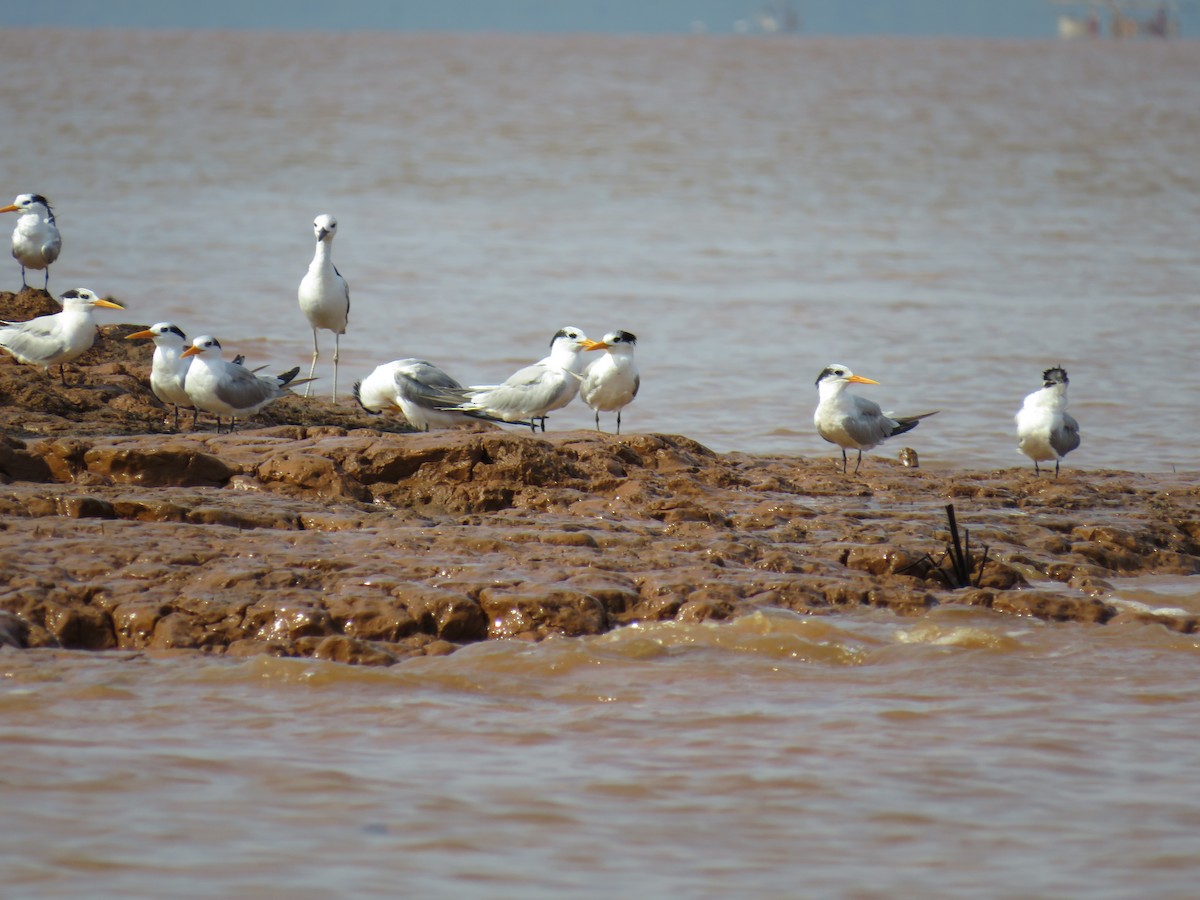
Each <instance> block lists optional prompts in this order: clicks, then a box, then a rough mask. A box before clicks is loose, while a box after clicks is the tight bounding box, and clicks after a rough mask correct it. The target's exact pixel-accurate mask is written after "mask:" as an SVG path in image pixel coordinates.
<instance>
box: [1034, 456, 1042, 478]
mask: <svg viewBox="0 0 1200 900" xmlns="http://www.w3.org/2000/svg"><path fill="white" fill-rule="evenodd" d="M1033 474H1034V475H1041V474H1042V470H1041V469H1039V468H1038V464H1037V460H1036V459H1035V460H1034V461H1033Z"/></svg>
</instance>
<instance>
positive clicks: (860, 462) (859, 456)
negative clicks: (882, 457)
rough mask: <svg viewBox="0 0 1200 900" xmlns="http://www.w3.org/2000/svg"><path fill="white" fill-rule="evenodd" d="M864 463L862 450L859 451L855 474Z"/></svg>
mask: <svg viewBox="0 0 1200 900" xmlns="http://www.w3.org/2000/svg"><path fill="white" fill-rule="evenodd" d="M861 465H862V451H861V450H859V451H858V462H856V463H855V464H854V474H855V475H857V474H858V467H859V466H861Z"/></svg>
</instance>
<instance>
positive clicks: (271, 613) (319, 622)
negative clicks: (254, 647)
mask: <svg viewBox="0 0 1200 900" xmlns="http://www.w3.org/2000/svg"><path fill="white" fill-rule="evenodd" d="M244 627H245V629H246V631H247V632H249V633H251V634H253V635H254V636H255V637H256V638H258V639H259V640H264V641H272V640H291V641H295V640H297V639H299V638H302V637H326V636H328V635H330V634H333V633H334V631H335V629H334V626H333V620H332V619H331V617H330V615H329V613H328V612H327V611H326V610H325V609H323V608H321V607H320V606H317V605H315V604H313V603H307V602H300V601H296V602H289V601H281V600H260V601H258V602H257V603H255V604H253V605H252V606H251V607H250V608H249V609H247V610H246V620H245V625H244Z"/></svg>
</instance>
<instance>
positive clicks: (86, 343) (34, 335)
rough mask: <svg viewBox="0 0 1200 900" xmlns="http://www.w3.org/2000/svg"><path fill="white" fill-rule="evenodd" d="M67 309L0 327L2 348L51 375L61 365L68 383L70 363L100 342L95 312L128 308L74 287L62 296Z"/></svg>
mask: <svg viewBox="0 0 1200 900" xmlns="http://www.w3.org/2000/svg"><path fill="white" fill-rule="evenodd" d="M59 302H60V303H61V304H62V307H63V310H62V312H59V313H53V314H52V315H48V316H38V317H37V318H36V319H30V320H29V321H28V322H5V323H4V325H5V327H3V328H0V347H2V348H3V349H5V350H7V351H8V352H9V353H11V354H12V355H13V356H14V357H16V359H17V361H18V362H23V363H28V364H29V365H31V366H41V367H42V369H43V370H44V371H45V372H46V374H47V375H49V374H50V367H51V366H53V365H58V366H59V367H60V368H59V374H60V375H61V377H62V383H63V384H64V385H65V384H66V383H67V373H66V369H65V368H63V367H64V366H65V365H66V364H67V363H69V362H71V361H73V360H75V359H78V358H79V357H80V356H82V355H83V354H84V353H86V352H87V351H88V350H89V349H91V346H92V343H93V342H94V341H95V340H96V320H95V318H94V317H93V315H92V313H93V312H94V310H95V309H96V307H97V306H103V307H105V308H106V309H124V308H125V307H124V306H122V305H121V304H120V303H114V302H113V301H111V300H102V299H101V298H100V297H98V296H96V295H95V294H94V293H92V292H91V291H89V290H88V289H87V288H72V289H71V290H69V291H66V292H65V293H63V295H62V296H61V297H59Z"/></svg>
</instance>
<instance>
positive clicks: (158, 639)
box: [149, 612, 209, 650]
mask: <svg viewBox="0 0 1200 900" xmlns="http://www.w3.org/2000/svg"><path fill="white" fill-rule="evenodd" d="M208 643H209V640H208V633H207V631H206V630H205V628H204V626H203V625H202V624H201V623H200V622H199V621H197V619H196V617H195V616H190V615H188V614H187V613H182V612H172V613H168V614H167V615H165V616H163V617H162V618H161V619H159V620H158V621H156V622H155V623H154V631H153V632H152V634H151V637H150V642H149V646H150V647H151V648H153V649H155V650H177V649H179V648H183V647H188V648H192V647H203V646H205V645H206V644H208Z"/></svg>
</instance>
